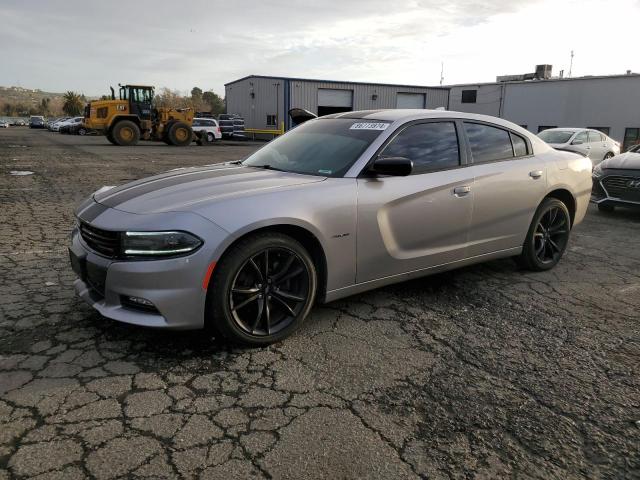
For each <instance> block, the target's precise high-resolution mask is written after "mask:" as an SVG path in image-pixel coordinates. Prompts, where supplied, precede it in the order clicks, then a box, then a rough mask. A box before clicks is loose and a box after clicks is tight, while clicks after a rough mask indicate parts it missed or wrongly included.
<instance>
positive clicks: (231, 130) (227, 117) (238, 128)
mask: <svg viewBox="0 0 640 480" xmlns="http://www.w3.org/2000/svg"><path fill="white" fill-rule="evenodd" d="M218 125H220V132H221V133H222V138H229V139H235V140H238V139H240V140H245V139H246V138H247V137H246V135H245V132H244V118H242V117H241V116H239V115H234V114H230V113H221V114H220V115H218Z"/></svg>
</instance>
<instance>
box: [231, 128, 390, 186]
mask: <svg viewBox="0 0 640 480" xmlns="http://www.w3.org/2000/svg"><path fill="white" fill-rule="evenodd" d="M388 126H389V123H388V122H382V121H379V120H362V119H349V118H327V119H319V120H313V121H310V122H306V123H304V124H302V125H300V126H298V127H296V128H294V129H293V130H291V131H290V132H288V133H287V134H286V135H283V136H282V137H280V138H278V139H276V140H274V141H272V142H271V143H269V144H267V145H266V146H264V147H263V148H261V149H260V150H258V151H257V152H256V153H254V154H253V155H251V156H250V157H249V158H247V159H246V160H245V161H244V162H242V163H243V165H247V166H250V167H261V168H269V169H273V170H282V171H285V172H293V173H303V174H308V175H322V176H324V177H341V176H343V175H344V174H345V173H347V171H348V170H349V168H350V167H351V166H352V165H353V164H354V162H355V161H356V160H357V159H358V157H360V155H362V153H363V152H364V151H365V150H366V149H367V147H368V146H369V145H371V143H372V142H373V141H374V140H375V139H376V138H377V137H378V135H380V133H381V132H382V131H383V130H386V128H387V127H388Z"/></svg>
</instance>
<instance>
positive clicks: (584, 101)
mask: <svg viewBox="0 0 640 480" xmlns="http://www.w3.org/2000/svg"><path fill="white" fill-rule="evenodd" d="M516 79H517V80H516ZM225 90H226V102H227V112H229V113H237V114H239V115H241V116H243V117H244V118H245V124H246V126H247V128H258V129H276V128H278V127H279V126H280V123H281V122H284V125H285V129H288V128H290V126H291V125H290V119H289V118H288V115H287V112H288V111H289V109H291V108H295V107H297V108H304V109H306V110H309V111H311V112H313V113H315V114H318V115H327V114H330V113H336V112H344V111H350V110H369V109H379V108H437V107H445V108H447V110H453V111H460V112H470V113H481V114H485V115H492V116H495V117H501V118H505V119H507V120H510V121H512V122H514V123H517V124H518V125H521V126H523V127H525V128H527V129H528V130H529V131H531V132H534V133H537V132H539V131H541V130H544V129H546V128H551V127H588V128H594V129H598V130H601V131H602V132H604V133H606V134H607V135H609V136H611V137H612V138H613V139H615V140H617V141H619V142H620V143H621V144H622V145H623V149H624V150H626V148H628V147H629V146H630V145H634V144H636V143H640V75H638V74H633V73H630V72H628V73H627V74H626V75H610V76H592V77H576V78H551V65H538V66H537V67H536V73H535V74H534V73H532V74H523V75H512V76H505V77H498V81H496V82H493V83H478V84H465V85H450V86H447V87H426V86H424V87H420V86H407V85H388V84H376V83H356V82H337V81H329V80H309V79H303V78H285V77H265V76H259V75H252V76H249V77H245V78H241V79H239V80H236V81H234V82H231V83H227V84H226V85H225Z"/></svg>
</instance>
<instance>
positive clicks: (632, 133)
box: [622, 128, 640, 152]
mask: <svg viewBox="0 0 640 480" xmlns="http://www.w3.org/2000/svg"><path fill="white" fill-rule="evenodd" d="M638 143H640V128H625V129H624V142H623V143H622V151H623V152H626V151H627V150H628V149H629V148H630V147H632V146H634V145H637V144H638Z"/></svg>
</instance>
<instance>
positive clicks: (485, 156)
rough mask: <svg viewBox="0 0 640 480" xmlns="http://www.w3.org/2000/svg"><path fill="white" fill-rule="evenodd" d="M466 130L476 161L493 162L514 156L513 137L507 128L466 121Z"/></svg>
mask: <svg viewBox="0 0 640 480" xmlns="http://www.w3.org/2000/svg"><path fill="white" fill-rule="evenodd" d="M464 130H465V132H466V133H467V139H468V140H469V146H470V147H471V154H472V156H473V162H474V163H484V162H492V161H494V160H504V159H505V158H512V157H513V147H512V145H511V138H510V136H509V132H507V131H506V130H502V129H501V128H496V127H490V126H489V125H482V124H479V123H466V122H465V124H464Z"/></svg>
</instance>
